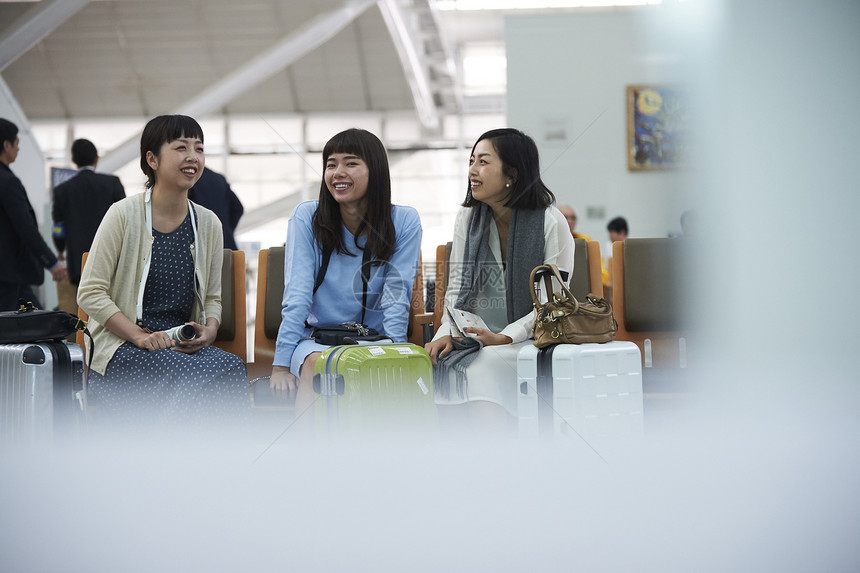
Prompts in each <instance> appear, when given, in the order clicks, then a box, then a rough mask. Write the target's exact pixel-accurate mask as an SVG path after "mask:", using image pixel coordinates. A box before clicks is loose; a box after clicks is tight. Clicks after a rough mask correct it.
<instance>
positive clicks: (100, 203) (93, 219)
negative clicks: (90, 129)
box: [52, 139, 125, 314]
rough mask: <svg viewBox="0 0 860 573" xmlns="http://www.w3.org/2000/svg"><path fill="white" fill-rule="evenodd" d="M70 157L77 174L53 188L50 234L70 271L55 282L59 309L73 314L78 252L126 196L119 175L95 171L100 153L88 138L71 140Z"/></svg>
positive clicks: (78, 274)
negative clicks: (115, 205) (108, 211)
mask: <svg viewBox="0 0 860 573" xmlns="http://www.w3.org/2000/svg"><path fill="white" fill-rule="evenodd" d="M72 161H73V162H74V163H75V165H77V166H78V172H77V174H75V175H74V176H73V177H72V178H71V179H68V180H67V181H64V182H63V183H61V184H59V185H57V187H56V189H54V204H53V210H52V216H53V219H54V229H53V235H52V237H53V240H54V246H55V247H57V252H58V253H60V258H61V259H62V258H65V260H66V262H67V264H68V271H69V276H68V280H63V281H60V282H58V283H57V294H58V299H59V305H60V310H64V311H66V312H70V313H72V314H76V313H77V311H78V303H77V296H78V284H79V283H80V282H81V255H83V254H84V253H86V252H87V251H89V250H90V247H91V246H92V244H93V238H94V237H95V236H96V231H97V230H98V228H99V224H100V223H101V222H102V218H104V216H105V213H107V210H108V208H110V206H111V205H113V204H114V203H116V202H117V201H119V200H120V199H124V198H125V189H123V187H122V183H121V182H120V180H119V177H116V176H114V175H106V174H103V173H96V171H95V170H96V166H97V165H98V162H99V155H98V151H97V150H96V146H95V145H93V143H92V142H91V141H89V140H87V139H76V140H75V141H74V143H72ZM63 252H65V254H66V256H65V257H63Z"/></svg>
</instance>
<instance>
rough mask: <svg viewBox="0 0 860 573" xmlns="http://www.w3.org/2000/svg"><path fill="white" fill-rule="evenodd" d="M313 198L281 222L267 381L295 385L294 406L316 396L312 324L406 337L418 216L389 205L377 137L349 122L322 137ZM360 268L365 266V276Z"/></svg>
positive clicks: (277, 386)
mask: <svg viewBox="0 0 860 573" xmlns="http://www.w3.org/2000/svg"><path fill="white" fill-rule="evenodd" d="M322 159H323V169H324V173H323V177H322V182H321V183H320V194H319V199H318V200H316V201H307V202H304V203H302V204H300V205H299V206H297V207H296V209H295V211H294V212H293V214H292V216H291V217H290V221H289V225H288V227H287V241H286V245H285V247H286V248H285V260H284V298H283V305H282V312H281V316H282V319H281V327H280V330H279V331H278V338H277V342H276V347H275V358H274V362H273V368H272V376H271V379H270V387H271V388H272V389H273V390H274V391H275V392H276V393H287V394H291V393H293V392H295V393H296V408H297V412H298V413H301V412H303V411H304V410H305V409H306V408H307V407H308V405H309V404H310V403H312V401H313V386H312V383H313V370H314V362H315V361H316V359H317V357H318V356H319V355H320V353H321V352H322V351H323V350H325V349H326V348H327V346H325V345H322V344H318V343H317V342H315V341H314V340H313V339H310V338H309V336H310V333H311V330H312V328H313V327H315V326H335V325H338V324H341V323H344V322H356V323H360V324H364V325H365V326H368V327H370V328H374V329H376V330H377V331H378V332H379V333H380V334H382V335H384V336H387V337H388V338H390V339H392V340H393V341H395V342H402V341H405V340H406V328H407V324H408V320H409V305H410V301H411V298H412V283H413V282H414V280H415V274H416V272H417V266H416V265H417V262H418V254H419V252H420V249H421V222H420V220H419V217H418V212H417V211H416V210H415V209H413V208H412V207H404V206H400V205H392V204H391V178H390V174H389V167H388V157H387V155H386V152H385V147H384V146H383V145H382V142H381V141H380V140H379V138H377V137H376V136H375V135H373V134H372V133H370V132H368V131H365V130H363V129H348V130H346V131H343V132H341V133H338V134H337V135H335V136H334V137H332V138H331V139H330V140H329V141H328V143H326V145H325V148H324V149H323V154H322ZM362 267H364V269H365V271H366V273H365V278H366V280H363V278H362Z"/></svg>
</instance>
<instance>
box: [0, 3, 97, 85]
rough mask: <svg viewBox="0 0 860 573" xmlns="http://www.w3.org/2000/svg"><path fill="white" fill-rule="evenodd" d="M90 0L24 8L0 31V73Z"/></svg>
mask: <svg viewBox="0 0 860 573" xmlns="http://www.w3.org/2000/svg"><path fill="white" fill-rule="evenodd" d="M89 1H90V0H45V1H44V2H39V3H38V4H36V5H35V6H33V7H32V8H30V9H29V10H27V11H26V12H25V13H24V14H23V15H22V16H21V17H20V18H18V20H17V21H15V22H13V23H12V24H11V25H10V26H9V27H8V28H7V29H6V30H4V32H3V33H2V34H0V72H2V71H3V70H5V69H6V68H7V67H9V65H10V64H11V63H12V62H14V61H15V60H17V59H18V58H20V57H21V56H22V55H24V54H25V53H27V50H29V49H30V48H32V47H33V46H35V45H36V44H38V43H39V42H41V41H42V40H44V39H45V38H46V37H47V36H48V35H49V34H50V33H51V32H53V31H54V30H56V29H57V28H59V27H60V26H61V25H62V24H63V23H64V22H65V21H66V20H68V19H69V18H71V17H72V16H74V15H75V14H76V13H77V12H78V11H79V10H80V9H81V8H83V7H84V6H86V5H87V4H89Z"/></svg>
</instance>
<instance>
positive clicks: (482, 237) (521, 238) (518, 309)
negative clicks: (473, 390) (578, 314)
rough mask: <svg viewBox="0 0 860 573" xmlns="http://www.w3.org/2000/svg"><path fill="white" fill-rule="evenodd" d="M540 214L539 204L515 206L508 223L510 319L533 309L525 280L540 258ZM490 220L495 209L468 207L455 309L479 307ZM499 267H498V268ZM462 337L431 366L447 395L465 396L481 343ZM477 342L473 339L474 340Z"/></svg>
mask: <svg viewBox="0 0 860 573" xmlns="http://www.w3.org/2000/svg"><path fill="white" fill-rule="evenodd" d="M544 217H545V211H544V210H543V209H534V210H532V209H514V210H513V213H512V214H511V221H510V223H509V225H508V249H507V255H508V256H507V262H506V263H505V290H506V300H505V303H506V306H507V312H508V323H511V322H514V321H515V320H518V319H520V318H522V317H523V316H525V315H526V314H528V313H529V312H530V311H531V310H532V305H533V302H532V295H531V291H532V285H531V284H530V283H529V277H530V276H531V272H532V269H534V268H535V267H536V266H538V265H541V264H543V262H544V246H545V241H544ZM492 224H494V221H493V210H492V209H491V208H490V207H489V206H488V205H486V204H484V203H478V205H477V206H475V207H473V208H472V214H471V218H470V219H469V229H468V232H467V234H466V243H465V245H464V249H463V260H462V262H461V261H456V262H455V264H462V265H463V267H462V273H463V283H462V286H461V287H460V292H459V293H458V294H457V302H456V304H455V307H456V308H460V309H463V310H468V311H470V312H475V310H476V309H477V308H479V301H478V299H477V293H478V291H479V290H480V284H481V281H484V280H488V279H489V276H488V274H487V273H491V272H493V267H494V266H495V264H494V262H493V261H492V260H490V225H492ZM496 268H497V267H496ZM467 340H474V339H464V341H463V343H459V344H458V343H455V345H454V350H452V351H451V352H450V353H449V354H448V355H447V356H445V357H444V358H441V359H439V362H438V365H437V366H436V367H435V368H434V372H433V381H434V386H435V388H436V391H437V392H439V393H441V395H442V396H444V397H445V398H446V399H447V398H448V397H449V396H450V393H451V391H452V390H454V391H455V392H456V393H457V394H458V395H459V396H460V397H461V398H464V399H465V398H466V397H467V396H466V368H468V367H469V365H470V364H471V363H472V361H473V360H474V359H475V358H476V357H477V353H478V350H480V349H481V346H482V345H481V344H480V343H477V342H478V341H477V340H474V343H473V342H471V341H467ZM475 343H477V344H475ZM452 370H453V372H454V375H455V380H456V385H455V387H454V388H451V385H450V382H449V379H450V375H451V371H452Z"/></svg>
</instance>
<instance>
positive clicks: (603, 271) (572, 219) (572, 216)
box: [558, 205, 609, 285]
mask: <svg viewBox="0 0 860 573" xmlns="http://www.w3.org/2000/svg"><path fill="white" fill-rule="evenodd" d="M558 210H559V211H561V212H562V214H563V215H564V218H565V219H566V220H567V226H568V227H569V228H570V234H571V235H573V238H574V239H583V240H585V241H586V242H588V241H591V237H589V236H588V235H586V234H585V233H578V232H577V231H576V220H577V217H576V211H575V210H574V208H573V207H572V206H570V205H559V207H558ZM600 278H601V280H602V281H603V284H604V285H607V284H608V283H609V271H608V270H607V268H606V265H605V264H604V262H603V258H602V257H601V261H600Z"/></svg>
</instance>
